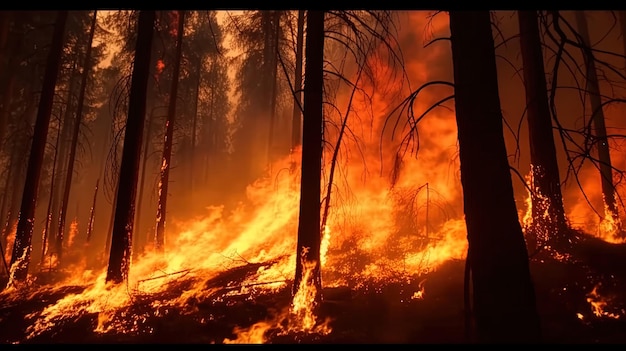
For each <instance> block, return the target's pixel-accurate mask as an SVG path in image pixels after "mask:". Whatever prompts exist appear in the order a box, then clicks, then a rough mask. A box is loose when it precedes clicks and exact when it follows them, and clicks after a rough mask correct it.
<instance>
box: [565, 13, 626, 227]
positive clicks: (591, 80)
mask: <svg viewBox="0 0 626 351" xmlns="http://www.w3.org/2000/svg"><path fill="white" fill-rule="evenodd" d="M575 12H576V23H577V25H578V31H579V32H580V36H581V37H582V40H583V44H584V45H585V49H584V50H583V56H584V60H585V79H586V81H587V94H588V96H589V100H590V102H591V111H592V112H591V113H592V114H591V118H592V121H593V126H594V131H595V136H594V137H595V144H596V146H597V148H598V160H599V161H600V177H601V178H602V195H603V197H604V204H605V205H606V207H607V209H608V211H609V213H610V215H611V216H612V217H613V219H619V217H618V211H617V203H616V201H615V187H614V186H613V167H612V163H611V154H610V152H609V140H608V138H607V136H606V125H605V124H604V111H603V110H602V97H601V95H600V85H599V83H598V75H597V73H596V67H595V63H594V57H593V52H592V51H591V46H590V45H591V41H590V40H589V30H588V29H587V19H586V18H585V13H584V12H583V11H575ZM620 229H621V228H620Z"/></svg>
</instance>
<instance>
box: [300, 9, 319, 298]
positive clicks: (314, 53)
mask: <svg viewBox="0 0 626 351" xmlns="http://www.w3.org/2000/svg"><path fill="white" fill-rule="evenodd" d="M305 55H306V67H305V82H304V118H303V119H304V124H303V134H302V176H301V178H300V179H301V183H300V184H301V185H300V186H301V188H300V215H299V220H298V244H297V253H296V255H297V256H296V274H295V279H294V284H293V294H294V295H295V294H296V293H297V292H298V291H299V289H300V285H301V283H302V280H303V276H304V273H305V270H306V269H308V268H307V266H309V265H311V266H312V268H311V269H312V274H311V278H310V279H311V280H310V281H304V283H305V284H307V286H311V285H312V286H313V287H314V288H315V289H316V293H315V298H314V301H313V304H314V305H315V306H319V304H320V303H321V301H322V279H321V267H320V245H321V228H320V225H321V224H320V220H321V218H320V217H321V216H320V193H321V172H322V146H323V144H322V142H323V129H322V124H323V121H324V117H323V108H322V103H323V99H322V96H323V87H324V74H323V60H324V12H323V11H308V14H307V35H306V51H305Z"/></svg>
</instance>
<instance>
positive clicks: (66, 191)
mask: <svg viewBox="0 0 626 351" xmlns="http://www.w3.org/2000/svg"><path fill="white" fill-rule="evenodd" d="M97 18H98V11H94V12H93V20H92V22H91V28H90V29H89V40H88V41H87V51H86V52H85V61H84V62H83V73H82V77H81V82H80V93H79V95H78V106H77V108H76V118H75V120H74V129H73V130H72V141H71V144H70V155H69V159H68V161H67V172H66V174H65V185H64V187H63V198H62V199H61V212H60V213H59V228H58V230H57V236H56V242H55V244H56V252H57V257H58V259H59V260H61V259H62V257H63V234H64V231H65V218H66V217H67V204H68V202H69V200H70V190H71V188H72V176H73V175H74V161H75V159H76V148H77V146H78V136H79V132H80V125H81V123H82V121H83V107H84V106H85V92H86V90H87V80H88V78H89V72H91V46H92V44H93V37H94V34H95V32H96V23H97Z"/></svg>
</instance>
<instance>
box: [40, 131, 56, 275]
mask: <svg viewBox="0 0 626 351" xmlns="http://www.w3.org/2000/svg"><path fill="white" fill-rule="evenodd" d="M60 142H61V126H59V128H57V141H56V145H55V147H54V157H53V158H52V172H51V174H52V177H50V178H51V179H50V196H48V207H47V208H46V223H45V224H44V226H43V233H42V235H41V263H42V266H43V262H44V260H45V258H46V253H48V233H50V224H51V223H52V200H53V198H54V197H53V196H52V192H53V189H54V187H55V184H54V179H55V178H56V177H55V176H54V174H55V172H56V167H57V157H58V155H59V143H60Z"/></svg>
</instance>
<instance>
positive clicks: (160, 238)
mask: <svg viewBox="0 0 626 351" xmlns="http://www.w3.org/2000/svg"><path fill="white" fill-rule="evenodd" d="M184 22H185V11H178V32H177V35H178V38H177V39H176V58H175V61H174V72H173V73H172V87H171V89H170V101H169V105H168V110H167V120H166V121H165V140H164V142H163V157H162V158H161V160H162V161H161V181H160V182H159V203H158V204H157V214H156V222H157V223H156V231H155V234H154V246H155V249H156V250H157V251H159V252H161V251H163V246H164V244H165V217H166V215H167V189H168V187H169V179H170V168H171V159H172V144H173V143H172V138H173V137H174V120H175V119H176V101H177V100H178V76H179V73H180V61H181V57H182V51H183V32H184V29H185V27H184Z"/></svg>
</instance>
